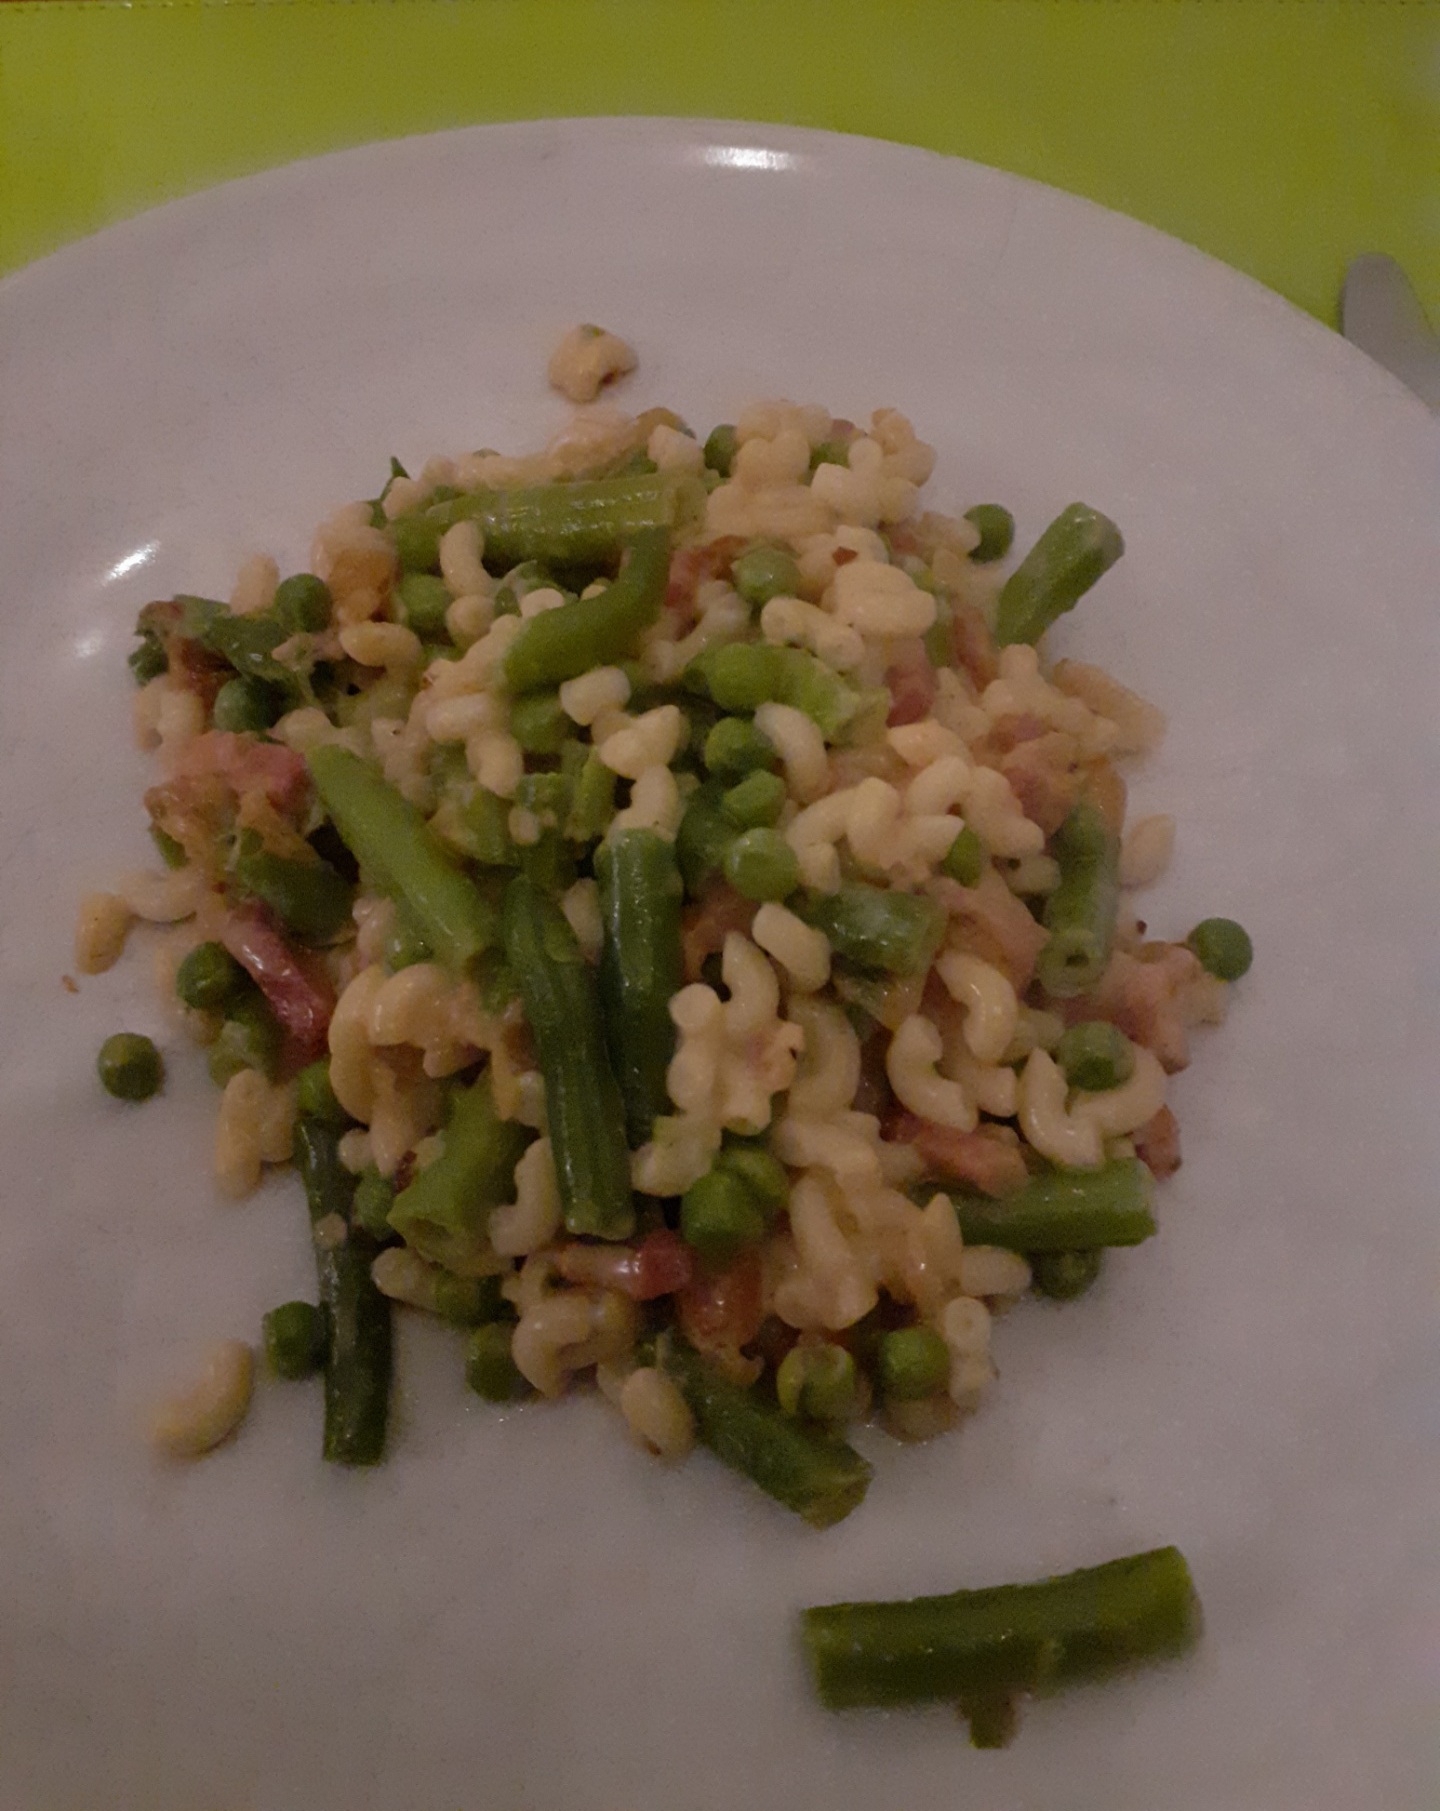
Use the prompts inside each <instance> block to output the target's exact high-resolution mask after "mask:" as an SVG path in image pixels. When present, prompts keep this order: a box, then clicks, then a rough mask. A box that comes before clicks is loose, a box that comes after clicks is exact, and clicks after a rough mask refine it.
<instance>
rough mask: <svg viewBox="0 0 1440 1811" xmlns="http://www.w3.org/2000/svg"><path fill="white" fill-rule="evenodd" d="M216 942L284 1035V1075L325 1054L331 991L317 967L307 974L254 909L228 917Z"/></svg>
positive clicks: (265, 916) (332, 1004)
mask: <svg viewBox="0 0 1440 1811" xmlns="http://www.w3.org/2000/svg"><path fill="white" fill-rule="evenodd" d="M220 941H221V942H222V943H223V944H224V945H225V947H226V949H227V950H229V952H230V954H231V955H232V956H233V957H234V958H235V960H236V961H237V962H238V963H239V964H240V966H241V967H242V968H243V969H244V970H245V972H246V974H247V975H249V976H250V978H251V980H252V981H254V982H255V984H256V986H257V987H258V988H259V989H260V991H261V993H263V994H264V996H265V998H266V1001H267V1002H268V1004H269V1006H270V1010H271V1011H272V1012H273V1013H274V1014H275V1017H276V1018H277V1019H278V1020H279V1021H280V1024H281V1027H282V1028H283V1030H284V1032H285V1048H284V1050H283V1052H282V1055H281V1060H282V1066H283V1067H284V1069H285V1070H286V1071H287V1072H292V1071H294V1070H297V1069H303V1068H304V1067H305V1065H306V1064H307V1063H313V1062H315V1061H316V1059H317V1058H319V1057H321V1056H323V1055H324V1054H325V1034H326V1033H327V1032H328V1030H329V1029H330V1015H331V1013H332V1012H334V1010H335V990H334V988H333V987H332V986H331V983H330V980H329V977H328V976H327V975H325V973H324V971H323V970H321V969H320V968H319V967H318V965H317V966H315V967H314V968H313V969H312V967H311V966H310V965H309V964H307V963H306V962H305V961H304V959H303V958H302V957H301V956H300V955H299V954H298V953H297V952H296V951H295V950H294V949H292V948H291V946H290V945H289V944H288V943H287V942H286V940H285V939H284V937H282V936H281V934H280V932H279V931H278V930H276V928H275V922H274V919H273V918H272V917H271V915H270V914H269V913H268V912H267V911H265V910H264V909H263V908H262V907H260V906H247V907H244V908H243V909H241V910H239V911H234V912H231V913H230V915H229V916H228V918H227V919H226V920H225V923H224V924H223V925H222V927H221V930H220Z"/></svg>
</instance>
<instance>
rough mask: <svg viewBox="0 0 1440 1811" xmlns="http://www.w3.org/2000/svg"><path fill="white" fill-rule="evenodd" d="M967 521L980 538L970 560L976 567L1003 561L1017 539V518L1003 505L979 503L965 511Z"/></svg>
mask: <svg viewBox="0 0 1440 1811" xmlns="http://www.w3.org/2000/svg"><path fill="white" fill-rule="evenodd" d="M965 520H966V521H967V522H968V523H969V524H970V526H971V527H972V528H973V529H975V531H976V532H977V533H978V534H979V536H980V541H979V544H978V546H976V547H975V548H974V549H972V551H971V554H970V558H971V560H972V562H973V563H974V564H975V565H976V566H988V565H990V564H991V562H992V561H994V560H1003V559H1004V558H1005V555H1006V554H1007V553H1009V551H1010V547H1011V544H1012V543H1013V541H1014V539H1015V518H1014V516H1012V515H1011V514H1010V511H1009V510H1008V509H1006V508H1005V506H1004V505H1003V504H1002V503H977V504H976V505H975V507H974V508H973V509H967V510H966V511H965Z"/></svg>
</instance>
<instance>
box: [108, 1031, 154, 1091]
mask: <svg viewBox="0 0 1440 1811" xmlns="http://www.w3.org/2000/svg"><path fill="white" fill-rule="evenodd" d="M95 1067H96V1070H97V1071H98V1073H99V1076H100V1085H101V1087H103V1088H104V1090H105V1092H106V1093H107V1094H113V1095H114V1096H115V1098H116V1100H135V1101H139V1100H149V1098H150V1096H151V1095H152V1094H155V1093H157V1092H158V1091H159V1088H160V1084H161V1083H162V1082H163V1081H164V1079H165V1064H164V1063H163V1061H162V1060H161V1057H160V1052H159V1051H158V1050H157V1049H156V1048H155V1045H154V1044H153V1043H152V1041H151V1040H150V1039H149V1038H147V1037H143V1036H142V1035H141V1034H140V1033H139V1032H138V1031H117V1032H115V1033H114V1034H113V1035H112V1036H110V1037H108V1038H106V1040H105V1042H104V1043H103V1044H102V1045H101V1046H100V1054H99V1056H98V1057H97V1058H96V1059H95Z"/></svg>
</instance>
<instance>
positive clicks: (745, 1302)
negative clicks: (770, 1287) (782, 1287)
mask: <svg viewBox="0 0 1440 1811" xmlns="http://www.w3.org/2000/svg"><path fill="white" fill-rule="evenodd" d="M675 1310H676V1318H677V1320H678V1321H679V1323H680V1331H681V1332H682V1333H683V1334H684V1335H685V1337H686V1339H688V1340H689V1342H690V1344H691V1345H692V1346H694V1348H695V1350H696V1351H697V1352H711V1353H718V1354H723V1355H726V1356H733V1355H734V1354H735V1353H737V1352H739V1350H740V1348H741V1347H742V1346H747V1345H749V1343H750V1341H751V1340H752V1339H754V1337H755V1335H756V1334H757V1333H758V1332H759V1331H760V1323H761V1321H762V1320H763V1319H764V1307H763V1299H762V1292H761V1276H760V1258H759V1255H758V1253H757V1252H755V1251H753V1250H752V1251H746V1252H742V1253H741V1255H740V1256H739V1257H738V1258H737V1259H736V1260H735V1262H734V1263H733V1264H732V1265H731V1266H730V1268H729V1269H728V1270H721V1271H718V1272H717V1273H716V1274H715V1275H713V1276H706V1275H704V1274H701V1275H699V1276H697V1277H696V1278H695V1279H694V1281H693V1282H692V1283H690V1284H689V1286H688V1287H687V1288H685V1289H682V1290H681V1291H680V1292H679V1294H678V1295H677V1296H676V1297H675Z"/></svg>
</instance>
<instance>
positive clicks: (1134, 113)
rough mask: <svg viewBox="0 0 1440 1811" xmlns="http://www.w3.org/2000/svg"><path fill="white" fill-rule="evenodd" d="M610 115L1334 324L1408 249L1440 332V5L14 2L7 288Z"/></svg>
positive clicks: (1279, 0) (4, 143) (1186, 0)
mask: <svg viewBox="0 0 1440 1811" xmlns="http://www.w3.org/2000/svg"><path fill="white" fill-rule="evenodd" d="M607 113H608V114H639V113H649V114H690V115H715V116H723V117H733V118H748V119H760V120H776V121H784V122H787V123H790V124H797V125H812V126H828V127H834V128H839V129H841V130H844V131H849V132H861V133H871V134H874V135H877V136H879V137H882V138H891V139H900V140H905V141H908V142H911V143H914V144H920V145H927V146H930V147H932V148H934V149H936V150H941V151H950V152H957V153H959V154H961V155H963V156H966V157H971V158H975V159H978V160H979V161H981V162H984V163H991V164H997V165H1000V166H1001V167H1003V168H1005V169H1009V170H1015V171H1019V172H1021V173H1023V174H1025V175H1028V176H1035V177H1039V178H1041V179H1043V180H1044V181H1047V182H1051V183H1055V184H1057V185H1058V186H1060V187H1061V188H1065V189H1070V190H1073V191H1075V192H1077V193H1079V194H1083V195H1088V196H1091V197H1093V198H1094V199H1095V200H1097V201H1100V202H1104V203H1105V204H1107V205H1108V206H1111V207H1115V208H1119V209H1121V210H1123V211H1124V212H1126V213H1129V214H1134V215H1136V216H1138V217H1139V218H1141V219H1143V220H1148V221H1150V222H1152V223H1153V224H1154V225H1156V226H1160V227H1163V228H1165V229H1166V230H1167V231H1169V232H1172V233H1175V234H1177V235H1179V237H1181V238H1183V239H1188V240H1190V241H1192V242H1193V243H1194V244H1196V245H1200V246H1202V247H1204V248H1205V249H1206V250H1208V251H1210V252H1213V253H1215V254H1216V255H1217V256H1218V257H1220V258H1223V259H1225V260H1226V261H1228V262H1229V263H1232V264H1235V265H1238V266H1240V267H1241V268H1242V269H1244V270H1247V271H1249V272H1251V273H1252V274H1253V275H1255V276H1257V277H1259V278H1260V279H1261V280H1262V281H1263V282H1265V283H1268V284H1270V285H1271V286H1272V287H1274V288H1275V289H1278V290H1280V291H1281V292H1282V293H1283V294H1284V295H1287V296H1289V297H1290V298H1291V299H1292V300H1293V301H1295V302H1298V303H1299V304H1300V305H1301V306H1302V307H1304V308H1307V309H1309V310H1311V311H1312V312H1313V313H1315V314H1317V315H1319V316H1320V317H1321V318H1322V319H1325V320H1333V318H1334V307H1335V297H1336V292H1337V287H1338V284H1339V280H1340V276H1341V273H1342V271H1343V268H1344V266H1345V263H1346V261H1347V260H1348V259H1349V258H1350V257H1351V256H1352V255H1353V254H1354V253H1356V252H1358V251H1362V250H1370V249H1375V250H1383V251H1389V252H1391V253H1393V254H1394V255H1396V256H1398V257H1399V258H1400V259H1401V260H1402V261H1403V262H1404V263H1405V264H1406V266H1407V267H1408V268H1409V270H1410V271H1411V273H1412V276H1413V277H1414V279H1415V281H1416V284H1417V286H1418V288H1419V289H1420V292H1421V295H1422V297H1423V298H1424V299H1425V300H1426V302H1427V303H1428V304H1429V306H1430V307H1431V309H1432V312H1433V313H1435V314H1436V315H1437V317H1440V156H1437V151H1440V4H1430V3H1427V0H889V3H888V4H886V3H884V0H231V3H230V4H208V3H205V0H200V3H196V0H177V3H174V4H152V3H151V0H135V3H134V4H115V3H114V0H80V3H76V0H40V3H38V4H37V3H26V0H0V271H4V270H9V269H13V268H15V267H17V266H19V265H21V264H24V263H26V262H27V261H28V260H30V259H32V258H36V257H39V256H40V255H42V254H43V253H45V252H47V251H49V250H51V249H53V248H54V247H56V246H58V245H61V244H63V243H64V242H65V241H67V240H69V239H73V238H75V237H77V236H79V235H81V234H84V233H88V232H91V231H93V230H95V229H96V228H97V227H101V226H104V225H106V224H107V223H108V222H110V221H113V220H116V219H120V218H122V217H123V216H125V215H127V214H131V213H135V212H137V211H138V210H140V209H142V208H146V207H149V206H152V205H153V204H154V203H156V202H159V201H162V200H165V199H168V198H169V197H171V196H174V195H180V194H184V193H187V192H189V191H191V190H194V189H198V188H203V187H205V186H206V185H208V184H211V183H214V182H218V181H221V180H224V179H226V178H228V177H233V176H239V175H243V174H245V173H247V172H249V171H252V170H258V169H262V168H265V167H266V166H269V165H273V164H278V163H284V162H287V161H289V160H291V159H293V158H298V157H306V156H310V155H313V154H314V153H317V152H322V151H328V150H333V149H336V148H338V147H340V146H343V145H351V144H357V143H360V142H362V141H365V140H368V139H374V138H383V137H390V136H395V135H399V134H404V133H412V132H426V131H433V130H436V129H439V128H442V127H448V126H457V125H463V124H468V123H471V122H475V121H482V120H498V119H517V118H526V117H534V116H537V115H546V114H551V115H554V114H607Z"/></svg>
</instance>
